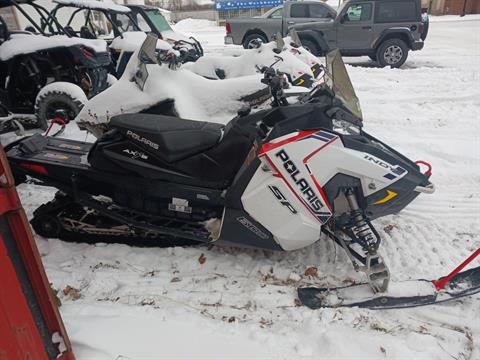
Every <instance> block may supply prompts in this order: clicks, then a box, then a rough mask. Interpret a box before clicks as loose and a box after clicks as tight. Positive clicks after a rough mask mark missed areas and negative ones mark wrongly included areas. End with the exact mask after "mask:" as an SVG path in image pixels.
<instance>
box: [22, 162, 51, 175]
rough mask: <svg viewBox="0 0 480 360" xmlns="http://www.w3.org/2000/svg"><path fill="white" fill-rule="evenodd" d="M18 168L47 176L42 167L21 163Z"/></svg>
mask: <svg viewBox="0 0 480 360" xmlns="http://www.w3.org/2000/svg"><path fill="white" fill-rule="evenodd" d="M20 166H21V167H23V168H24V169H27V170H32V171H35V172H37V173H39V174H42V175H48V171H47V169H46V168H45V167H44V166H42V165H35V164H28V163H21V164H20Z"/></svg>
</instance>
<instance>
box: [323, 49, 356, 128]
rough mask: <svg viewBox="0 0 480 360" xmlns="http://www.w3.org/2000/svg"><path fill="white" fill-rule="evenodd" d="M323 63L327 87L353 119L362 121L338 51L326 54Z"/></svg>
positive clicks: (350, 83)
mask: <svg viewBox="0 0 480 360" xmlns="http://www.w3.org/2000/svg"><path fill="white" fill-rule="evenodd" d="M325 62H326V72H327V74H328V76H327V77H328V79H327V81H326V83H327V85H328V86H329V87H330V88H331V89H332V90H333V92H334V93H335V97H336V98H337V99H338V100H340V101H341V102H342V104H343V106H345V107H346V108H347V109H348V111H350V112H351V113H352V114H353V115H354V116H355V117H357V118H358V119H360V120H362V119H363V116H362V109H361V108H360V101H359V100H358V97H357V94H356V93H355V90H354V88H353V85H352V82H351V81H350V77H349V76H348V72H347V69H346V67H345V63H344V62H343V59H342V55H340V51H339V50H338V49H335V50H332V51H330V52H329V53H327V55H326V61H325Z"/></svg>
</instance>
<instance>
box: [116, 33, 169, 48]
mask: <svg viewBox="0 0 480 360" xmlns="http://www.w3.org/2000/svg"><path fill="white" fill-rule="evenodd" d="M146 37H147V34H146V33H144V32H143V31H126V32H124V33H123V34H122V36H117V37H116V38H115V39H113V41H112V43H111V44H110V48H111V49H121V50H122V51H129V52H131V51H136V50H137V49H138V48H139V47H140V46H142V44H143V42H144V41H145V38H146ZM157 49H159V50H164V51H168V50H172V46H171V45H170V44H169V43H168V42H166V41H164V40H161V39H158V40H157Z"/></svg>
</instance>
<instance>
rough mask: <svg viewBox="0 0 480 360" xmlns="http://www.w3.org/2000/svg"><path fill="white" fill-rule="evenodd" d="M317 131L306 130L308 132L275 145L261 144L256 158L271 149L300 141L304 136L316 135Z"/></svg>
mask: <svg viewBox="0 0 480 360" xmlns="http://www.w3.org/2000/svg"><path fill="white" fill-rule="evenodd" d="M318 131H319V130H308V131H300V132H299V133H298V134H297V135H294V136H292V137H289V138H287V139H284V140H281V141H279V142H276V143H272V142H269V143H266V144H263V145H262V148H261V149H260V153H259V154H258V156H262V155H264V154H265V153H267V152H269V151H271V150H273V149H276V148H278V147H280V146H283V145H285V144H288V143H291V142H294V141H297V140H298V139H301V138H304V137H306V136H309V135H312V134H315V133H317V132H318Z"/></svg>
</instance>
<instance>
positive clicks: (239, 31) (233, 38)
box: [225, 1, 337, 49]
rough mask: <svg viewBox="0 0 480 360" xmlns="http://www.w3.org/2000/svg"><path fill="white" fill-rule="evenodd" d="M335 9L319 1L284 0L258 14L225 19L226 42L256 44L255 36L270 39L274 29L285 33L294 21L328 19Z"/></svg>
mask: <svg viewBox="0 0 480 360" xmlns="http://www.w3.org/2000/svg"><path fill="white" fill-rule="evenodd" d="M336 15H337V13H336V11H335V10H334V9H333V8H332V7H330V6H328V5H327V4H325V3H323V2H321V1H301V2H299V1H286V2H285V3H284V4H283V5H282V6H278V7H275V8H273V9H271V10H269V11H268V12H266V13H265V14H263V15H262V16H260V17H253V18H237V19H228V21H227V23H226V25H225V26H226V30H227V35H226V36H225V44H236V45H243V47H244V48H245V49H249V48H252V47H255V43H256V42H257V41H258V40H261V41H262V42H268V41H271V40H272V39H273V38H274V36H275V35H276V34H277V33H281V34H282V36H286V35H287V33H288V29H289V28H290V27H291V26H293V25H296V24H304V23H309V22H318V21H323V20H324V21H329V20H331V19H334V18H335V17H336Z"/></svg>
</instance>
